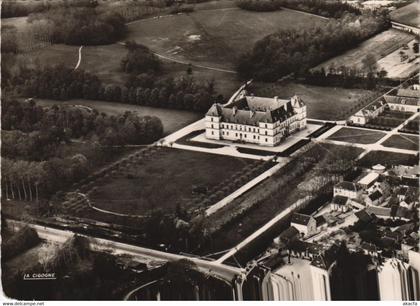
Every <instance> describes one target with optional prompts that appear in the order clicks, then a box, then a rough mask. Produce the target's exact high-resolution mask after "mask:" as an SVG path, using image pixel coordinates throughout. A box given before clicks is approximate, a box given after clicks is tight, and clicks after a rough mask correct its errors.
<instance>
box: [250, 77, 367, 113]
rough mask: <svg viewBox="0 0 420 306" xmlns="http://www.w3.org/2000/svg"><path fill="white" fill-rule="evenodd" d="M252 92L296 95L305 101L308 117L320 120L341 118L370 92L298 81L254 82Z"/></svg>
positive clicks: (265, 95) (282, 95) (269, 95)
mask: <svg viewBox="0 0 420 306" xmlns="http://www.w3.org/2000/svg"><path fill="white" fill-rule="evenodd" d="M253 87H254V91H255V92H254V93H255V94H256V95H261V96H264V97H274V96H278V97H279V98H283V99H287V98H290V97H291V96H293V95H295V94H296V95H298V96H300V97H301V98H302V100H303V101H304V102H305V103H306V106H307V115H308V117H309V118H314V119H322V120H343V119H345V115H344V116H343V114H346V113H347V112H348V110H350V109H351V108H352V107H353V106H354V105H356V104H357V103H358V101H359V99H360V98H361V97H362V96H364V95H368V94H370V93H371V91H369V90H364V89H345V88H339V87H321V86H312V85H306V84H298V83H286V84H276V83H255V84H253Z"/></svg>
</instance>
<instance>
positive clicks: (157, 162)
mask: <svg viewBox="0 0 420 306" xmlns="http://www.w3.org/2000/svg"><path fill="white" fill-rule="evenodd" d="M250 163H255V161H251V160H248V159H240V158H233V157H228V156H222V155H213V154H205V153H199V152H192V151H184V150H177V149H169V148H160V150H158V151H157V152H156V153H154V154H153V155H152V156H150V157H148V158H147V160H142V161H139V162H136V163H135V164H131V165H130V167H128V168H127V170H126V171H120V172H118V173H117V174H115V175H113V177H111V178H107V179H105V181H104V183H99V186H98V187H97V189H96V190H95V191H94V192H93V193H92V195H91V196H90V200H91V202H92V203H93V204H94V205H95V206H96V207H98V208H101V209H105V210H109V211H113V212H118V213H125V214H133V215H135V214H138V215H142V214H146V213H150V212H151V210H153V209H163V211H164V212H165V213H172V212H174V211H175V208H176V207H177V205H181V207H184V208H188V209H190V208H194V207H191V205H192V204H193V203H192V201H193V200H196V199H198V198H200V195H201V196H202V195H203V194H197V193H193V186H197V187H203V188H208V189H207V190H210V189H211V188H213V187H215V186H216V185H218V184H220V183H221V182H222V181H224V180H226V179H229V178H230V177H232V176H233V174H235V173H238V172H240V171H241V169H243V167H245V166H246V165H249V164H250ZM174 182H176V184H174ZM208 196H210V195H208ZM208 196H207V197H208ZM189 205H190V206H189Z"/></svg>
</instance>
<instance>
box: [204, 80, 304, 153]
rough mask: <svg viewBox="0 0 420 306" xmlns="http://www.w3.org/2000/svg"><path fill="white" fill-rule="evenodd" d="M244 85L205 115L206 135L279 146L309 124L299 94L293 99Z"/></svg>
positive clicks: (219, 138)
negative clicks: (251, 91) (264, 94)
mask: <svg viewBox="0 0 420 306" xmlns="http://www.w3.org/2000/svg"><path fill="white" fill-rule="evenodd" d="M249 84H250V82H248V83H247V84H245V85H243V86H242V87H240V88H239V90H238V91H237V92H236V93H235V94H234V95H233V96H232V97H231V98H230V99H229V101H228V102H227V103H226V104H218V103H215V104H213V105H212V107H211V108H210V109H209V110H208V112H207V114H206V118H205V123H206V137H207V138H209V139H217V140H221V139H225V140H230V141H239V142H248V143H254V144H258V145H262V146H275V145H277V144H278V143H280V142H281V141H282V140H283V139H284V138H286V137H287V136H288V135H290V134H292V133H293V132H295V131H298V130H302V129H304V128H305V127H306V105H305V103H304V102H303V101H302V99H301V98H299V97H298V96H293V97H292V98H290V99H289V100H285V99H279V98H278V97H274V98H263V97H255V96H253V95H249V94H248V92H247V86H248V85H249Z"/></svg>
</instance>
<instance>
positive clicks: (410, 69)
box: [378, 39, 420, 79]
mask: <svg viewBox="0 0 420 306" xmlns="http://www.w3.org/2000/svg"><path fill="white" fill-rule="evenodd" d="M415 42H416V40H415V39H413V40H412V41H410V42H409V43H408V44H407V47H408V49H407V48H403V47H401V48H399V49H397V50H395V51H394V52H392V53H390V54H388V55H387V56H385V57H384V58H381V59H380V60H379V61H378V67H379V69H384V70H385V71H387V72H388V74H387V77H388V78H391V79H395V78H407V77H409V76H411V75H412V74H413V73H414V72H416V71H418V70H419V63H420V57H419V56H418V55H416V54H415V53H414V50H413V45H414V43H415ZM402 56H404V57H405V59H404V58H402Z"/></svg>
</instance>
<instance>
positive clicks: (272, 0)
mask: <svg viewBox="0 0 420 306" xmlns="http://www.w3.org/2000/svg"><path fill="white" fill-rule="evenodd" d="M236 5H237V6H238V7H239V8H241V9H243V10H248V11H256V12H270V11H277V10H281V7H282V6H283V0H238V1H236Z"/></svg>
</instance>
